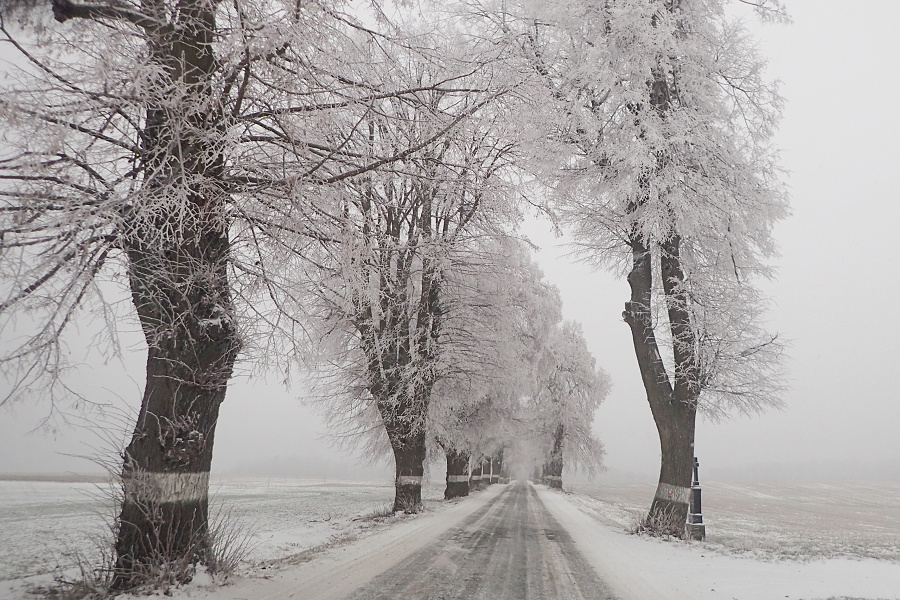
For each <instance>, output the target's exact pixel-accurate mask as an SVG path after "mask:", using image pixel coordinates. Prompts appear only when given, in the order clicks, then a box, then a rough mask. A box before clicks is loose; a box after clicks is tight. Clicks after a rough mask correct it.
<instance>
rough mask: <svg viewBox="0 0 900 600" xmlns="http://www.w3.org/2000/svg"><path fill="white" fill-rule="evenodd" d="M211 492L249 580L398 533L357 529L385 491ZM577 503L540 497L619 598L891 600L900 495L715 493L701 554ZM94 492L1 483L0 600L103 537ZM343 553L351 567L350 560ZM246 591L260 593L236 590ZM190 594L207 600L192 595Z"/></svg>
mask: <svg viewBox="0 0 900 600" xmlns="http://www.w3.org/2000/svg"><path fill="white" fill-rule="evenodd" d="M212 487H213V490H214V492H215V497H216V502H217V504H220V505H221V506H225V507H229V508H228V510H230V516H229V519H230V521H231V522H232V523H234V524H236V525H237V526H238V527H240V528H242V529H245V530H246V531H249V532H251V538H250V543H251V544H252V545H253V549H252V551H251V553H250V555H249V560H248V566H247V572H248V573H254V572H255V573H256V574H259V573H260V572H261V571H260V569H261V568H263V567H265V568H266V569H267V571H265V572H272V571H273V570H274V571H279V570H280V571H290V570H292V569H298V568H301V567H302V566H303V564H304V563H306V562H307V560H308V559H309V558H311V557H310V555H309V552H308V550H310V549H312V548H316V547H318V548H327V547H329V546H332V545H334V542H335V541H337V540H353V539H355V538H366V537H369V536H371V535H393V534H390V533H389V532H381V533H379V530H381V529H384V528H390V529H393V528H394V526H395V525H397V524H389V523H385V522H384V521H373V520H370V519H365V518H361V517H364V516H365V515H367V514H371V513H373V512H376V511H378V510H379V509H383V508H384V507H385V506H386V505H387V504H388V503H389V502H390V500H391V498H392V494H393V490H392V487H391V486H390V485H389V484H388V483H386V482H385V483H372V482H327V483H323V482H322V481H321V480H319V481H310V480H291V479H226V480H219V481H215V482H214V483H213V485H212ZM494 487H495V488H496V487H497V486H494ZM573 489H574V491H575V492H576V493H575V494H565V495H563V494H554V493H551V492H548V491H544V492H542V497H544V498H549V500H547V502H548V506H550V508H551V510H554V511H556V513H558V515H557V518H558V519H560V522H561V523H562V522H563V520H564V519H568V520H569V522H570V524H571V526H572V527H575V528H576V529H578V530H579V534H578V535H581V536H582V541H581V542H579V543H580V545H582V547H584V548H587V549H588V550H589V552H588V553H590V551H592V552H593V553H594V559H595V560H596V561H600V562H603V561H607V564H610V563H608V561H612V562H613V563H616V565H617V569H616V570H617V571H618V572H619V575H618V576H617V577H619V581H618V582H617V583H618V585H620V586H621V588H622V590H623V591H622V595H623V598H627V597H634V598H640V599H643V598H646V600H651V599H652V600H660V599H661V598H663V596H660V595H659V594H660V593H661V592H660V589H662V588H665V586H666V585H668V584H667V579H669V578H673V577H677V578H679V581H680V583H679V584H678V585H679V586H680V588H679V589H680V590H681V595H680V596H677V597H679V598H686V597H692V598H700V597H703V598H706V597H709V598H726V599H731V598H738V599H740V600H767V599H769V598H785V597H790V598H807V599H808V600H812V599H814V598H815V599H823V600H824V599H828V598H832V597H834V598H839V597H843V598H871V599H875V598H877V599H882V598H884V599H895V600H896V599H900V485H898V484H871V485H864V484H846V485H840V486H837V485H833V486H826V485H812V484H810V485H802V484H770V485H760V484H755V485H743V484H741V485H737V484H724V483H710V484H707V485H705V486H704V496H703V501H704V517H705V520H706V522H707V528H708V534H709V540H708V542H706V543H702V544H698V543H690V544H684V543H672V542H669V543H665V542H659V541H657V540H650V539H646V538H638V537H635V536H628V535H625V534H624V533H623V530H624V529H625V527H626V526H627V525H628V524H629V523H630V522H632V520H633V519H634V516H635V515H637V514H640V513H641V512H642V511H643V510H644V509H645V508H646V504H647V503H648V502H649V499H650V497H651V495H652V493H653V490H654V486H653V485H628V484H624V485H623V484H616V485H608V486H607V485H597V484H590V485H575V486H573ZM96 490H97V487H96V486H95V485H93V484H86V483H53V482H36V481H0V597H2V598H4V600H5V599H6V597H7V596H10V597H12V598H18V597H22V595H23V592H22V590H23V589H24V588H23V582H22V578H25V577H31V576H35V575H41V574H43V576H42V577H37V578H33V577H32V578H31V579H30V582H42V581H46V580H47V579H48V578H49V577H50V575H51V574H53V573H58V572H59V571H60V570H61V569H63V568H65V567H71V565H72V561H73V557H74V556H75V555H76V554H79V553H81V554H88V555H90V553H91V552H92V551H93V549H94V545H93V542H92V538H93V537H95V536H96V534H97V533H98V532H100V533H102V532H103V528H104V518H103V516H102V513H103V512H105V513H107V514H109V512H110V511H109V509H108V508H106V509H104V505H103V502H102V499H101V498H98V496H97V493H96ZM441 491H442V487H441V485H440V484H439V483H433V484H432V485H430V486H428V487H427V489H426V498H427V499H428V501H427V502H426V506H427V508H428V510H427V511H426V514H425V515H420V516H417V517H413V518H412V520H413V521H415V520H416V519H427V520H429V523H430V522H431V521H434V523H433V524H432V525H429V526H428V527H427V528H425V529H426V530H430V529H439V528H440V527H446V526H449V524H448V523H443V521H444V520H447V519H450V518H451V517H452V518H457V517H455V516H453V515H457V514H458V513H460V512H461V511H464V510H467V509H465V508H464V506H465V505H466V504H467V503H475V502H478V501H479V500H477V498H475V499H470V500H465V501H462V502H459V503H456V504H453V505H452V507H451V508H452V510H448V504H451V503H444V502H442V501H440V500H439V498H440V495H441ZM444 515H446V517H445V516H444ZM401 520H403V519H401ZM407 521H408V520H407ZM424 524H425V523H424V522H423V523H422V525H423V526H424ZM401 525H404V526H406V524H402V523H401ZM417 535H425V533H419V534H417ZM573 535H574V534H573ZM339 546H340V552H342V553H345V554H346V553H351V554H352V553H353V551H352V549H351V548H352V547H351V546H348V545H346V544H342V545H341V544H339ZM353 546H354V547H355V546H356V545H355V544H354V545H353ZM591 549H593V550H591ZM326 554H327V553H326ZM604 557H606V558H604ZM318 560H320V559H318V558H317V559H315V560H314V561H313V563H315V562H317V561H318ZM617 561H618V562H617ZM620 563H621V564H620ZM598 564H599V563H598ZM628 565H630V569H629V568H626V566H628ZM598 569H599V567H598ZM629 577H630V578H631V579H629ZM623 578H624V579H623ZM4 580H5V581H4ZM11 580H16V581H15V582H14V581H11ZM254 581H258V582H262V580H257V579H252V580H248V581H245V582H244V583H243V584H242V585H239V586H237V588H238V589H244V588H246V587H247V585H256V584H255V583H253V582H254ZM648 582H649V583H648ZM642 586H644V587H642ZM647 586H649V587H647ZM660 586H662V588H660ZM854 586H855V587H854ZM645 587H646V589H644V588H645ZM716 589H718V591H715V590H716ZM710 590H711V591H710ZM245 591H246V590H245ZM700 591H702V592H703V594H702V595H700ZM776 592H777V594H776ZM782 592H783V593H782ZM191 593H192V594H194V595H197V594H198V593H199V594H200V595H203V594H202V592H198V590H197V589H196V588H195V589H194V590H193V592H191ZM221 593H222V591H221V590H220V591H219V592H215V593H213V594H212V596H214V597H220V594H221ZM629 594H630V596H629ZM646 594H652V595H649V596H648V595H646ZM773 594H775V595H773ZM221 597H224V596H221ZM272 597H278V594H277V593H275V594H274V595H272ZM673 597H676V596H673Z"/></svg>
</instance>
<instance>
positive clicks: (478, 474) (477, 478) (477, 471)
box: [470, 458, 484, 487]
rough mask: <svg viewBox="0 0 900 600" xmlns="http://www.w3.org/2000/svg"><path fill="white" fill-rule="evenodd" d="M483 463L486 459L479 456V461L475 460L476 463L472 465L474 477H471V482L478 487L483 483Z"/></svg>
mask: <svg viewBox="0 0 900 600" xmlns="http://www.w3.org/2000/svg"><path fill="white" fill-rule="evenodd" d="M483 464H484V460H483V459H481V458H479V459H478V460H477V461H475V463H474V464H473V465H472V477H471V479H470V484H471V485H472V486H476V487H477V486H478V484H480V483H481V478H482V477H483V475H482V468H481V467H482V465H483Z"/></svg>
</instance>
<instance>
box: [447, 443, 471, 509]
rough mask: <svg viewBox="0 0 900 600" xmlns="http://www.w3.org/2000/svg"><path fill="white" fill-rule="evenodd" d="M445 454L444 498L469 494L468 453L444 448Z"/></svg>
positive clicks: (448, 498)
mask: <svg viewBox="0 0 900 600" xmlns="http://www.w3.org/2000/svg"><path fill="white" fill-rule="evenodd" d="M445 453H446V455H447V487H446V488H445V489H444V500H450V499H451V498H459V497H461V496H468V495H469V455H468V454H467V453H465V452H457V451H456V450H453V449H447V450H445Z"/></svg>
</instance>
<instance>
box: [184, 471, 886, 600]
mask: <svg viewBox="0 0 900 600" xmlns="http://www.w3.org/2000/svg"><path fill="white" fill-rule="evenodd" d="M585 502H587V503H588V504H589V503H590V502H591V500H590V499H588V498H584V497H581V496H577V495H576V496H572V495H567V494H562V493H559V492H554V491H551V490H548V489H547V488H545V487H543V486H531V485H529V484H520V485H517V486H516V485H510V486H500V485H495V486H491V487H490V488H488V489H487V490H485V491H484V492H481V493H478V494H476V495H474V496H472V497H470V498H467V499H464V500H461V501H458V502H456V503H454V504H452V505H450V506H446V505H445V506H442V507H440V508H439V509H438V510H436V511H433V512H426V513H424V514H420V515H417V516H415V517H414V518H411V519H408V520H405V521H401V522H399V523H396V524H395V525H393V526H392V527H390V528H388V529H384V530H381V531H378V532H376V533H374V534H372V535H370V536H368V537H365V538H363V539H361V540H358V541H356V542H353V543H351V544H346V545H342V546H339V547H337V548H333V549H330V550H328V551H325V552H323V553H320V554H317V555H315V556H313V557H312V559H311V560H310V561H309V562H306V563H302V564H298V565H296V566H287V567H285V568H282V569H280V570H278V571H277V572H276V573H274V574H272V575H271V576H266V577H265V578H246V579H239V580H238V581H237V582H235V583H234V584H233V585H230V586H227V587H225V588H218V589H214V590H209V591H205V590H202V589H198V588H193V589H191V590H183V591H181V592H180V593H179V592H176V595H181V594H182V593H183V594H184V595H185V596H190V597H192V598H216V599H221V600H250V599H254V600H255V599H260V600H267V599H271V600H276V599H283V598H298V599H300V598H302V599H310V600H313V599H314V600H363V599H366V600H374V599H394V598H404V599H407V600H417V599H422V600H425V599H437V598H441V599H444V598H460V599H462V598H465V599H469V598H476V599H490V600H494V599H497V600H500V599H503V600H506V599H516V600H520V599H525V598H534V599H542V598H560V599H562V598H583V599H584V600H591V599H594V598H598V599H607V598H617V599H619V600H684V599H685V598H690V599H692V600H734V599H736V600H772V599H775V598H789V599H793V600H803V599H806V600H818V599H823V600H824V599H830V598H866V599H872V600H875V599H900V564H898V563H897V562H892V561H879V560H871V559H863V560H857V559H851V558H837V559H834V558H832V559H823V560H811V561H805V562H804V561H762V560H752V559H747V558H741V557H735V556H724V555H721V554H717V553H715V552H711V551H710V549H709V548H706V547H705V546H704V545H703V544H696V543H690V544H689V543H680V542H665V541H660V540H655V539H648V538H644V537H639V536H632V535H628V534H627V533H625V532H624V531H622V530H621V529H620V528H616V527H613V526H610V524H609V523H607V522H604V521H603V520H602V519H598V518H597V515H596V514H595V513H593V511H591V510H590V506H589V505H588V504H585Z"/></svg>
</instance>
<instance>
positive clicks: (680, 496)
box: [656, 483, 691, 504]
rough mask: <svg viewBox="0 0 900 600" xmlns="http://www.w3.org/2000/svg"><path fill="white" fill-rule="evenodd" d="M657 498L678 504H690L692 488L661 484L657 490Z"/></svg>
mask: <svg viewBox="0 0 900 600" xmlns="http://www.w3.org/2000/svg"><path fill="white" fill-rule="evenodd" d="M656 497H657V498H659V499H660V500H668V501H669V502H676V503H678V504H688V502H689V500H690V498H691V488H688V487H681V486H680V485H672V484H669V483H660V484H659V486H657V488H656Z"/></svg>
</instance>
